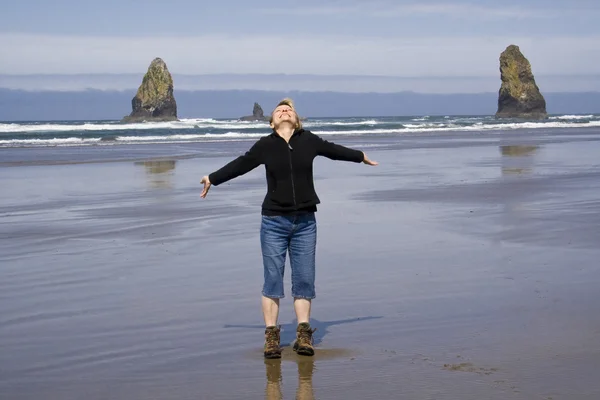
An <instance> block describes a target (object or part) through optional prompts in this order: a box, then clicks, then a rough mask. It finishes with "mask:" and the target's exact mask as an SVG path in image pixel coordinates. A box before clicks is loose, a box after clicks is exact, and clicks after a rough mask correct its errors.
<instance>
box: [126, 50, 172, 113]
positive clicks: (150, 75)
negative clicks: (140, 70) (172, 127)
mask: <svg viewBox="0 0 600 400" xmlns="http://www.w3.org/2000/svg"><path fill="white" fill-rule="evenodd" d="M131 107H132V108H133V110H132V111H131V114H129V116H127V117H125V118H123V122H140V121H176V120H177V103H176V102H175V97H173V78H172V77H171V73H170V72H169V70H168V69H167V64H165V62H164V61H163V60H162V59H160V58H155V59H154V60H152V62H151V63H150V67H148V72H146V75H144V79H143V80H142V84H141V85H140V87H139V89H138V91H137V93H136V95H135V97H134V98H133V99H132V100H131Z"/></svg>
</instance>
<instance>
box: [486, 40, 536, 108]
mask: <svg viewBox="0 0 600 400" xmlns="http://www.w3.org/2000/svg"><path fill="white" fill-rule="evenodd" d="M500 74H501V79H502V86H501V87H500V91H499V96H498V112H497V113H496V116H497V117H507V118H536V119H537V118H545V117H546V116H547V114H546V101H545V100H544V97H543V96H542V94H541V93H540V90H539V88H538V86H537V84H536V83H535V79H534V77H533V73H532V72H531V64H530V63H529V61H528V60H527V59H526V58H525V56H524V55H523V54H522V53H521V51H520V49H519V47H518V46H515V45H510V46H508V47H507V48H506V50H504V51H503V52H502V54H501V55H500Z"/></svg>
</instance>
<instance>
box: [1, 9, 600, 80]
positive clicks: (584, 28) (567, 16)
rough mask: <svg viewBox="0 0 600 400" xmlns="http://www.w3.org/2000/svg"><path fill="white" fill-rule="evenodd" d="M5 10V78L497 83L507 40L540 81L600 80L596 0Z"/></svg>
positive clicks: (599, 28)
mask: <svg viewBox="0 0 600 400" xmlns="http://www.w3.org/2000/svg"><path fill="white" fill-rule="evenodd" d="M4 3H5V4H3V6H2V13H0V60H2V62H0V74H2V75H23V74H127V73H129V74H137V73H143V72H145V71H146V69H147V67H148V65H149V63H150V61H152V59H153V58H155V57H161V58H163V59H164V60H165V62H166V63H167V65H168V67H169V70H170V71H171V72H172V73H174V74H181V75H202V74H292V75H294V74H309V75H353V76H391V77H403V78H419V79H423V78H433V77H436V78H439V77H450V78H460V77H494V76H498V74H499V73H498V57H499V55H500V53H501V52H502V51H503V50H504V49H505V48H506V46H508V45H509V44H516V45H518V46H519V47H520V48H521V51H522V52H523V53H524V55H525V56H526V57H527V58H528V59H529V60H530V62H531V64H532V68H533V72H534V75H536V76H538V75H539V76H570V77H573V76H575V77H581V76H587V75H600V24H598V21H599V20H600V2H598V1H597V0H545V1H541V0H530V1H522V0H521V1H515V0H506V1H503V2H498V1H489V0H479V1H427V0H421V1H402V0H396V1H394V0H370V1H368V0H365V1H356V0H345V1H333V0H303V1H297V0H296V1H289V0H279V1H264V0H253V1H244V0H219V1H213V2H206V1H198V0H170V1H164V0H161V1H155V0H144V1H138V0H129V1H122V0H103V1H96V0H94V1H87V0H53V1H48V0H19V1H7V0H5V2H4ZM367 86H368V85H367ZM366 89H368V87H366Z"/></svg>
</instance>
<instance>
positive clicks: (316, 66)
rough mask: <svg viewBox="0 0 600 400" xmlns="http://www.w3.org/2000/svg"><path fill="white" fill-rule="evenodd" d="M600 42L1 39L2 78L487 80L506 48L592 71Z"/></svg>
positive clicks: (552, 70) (557, 70)
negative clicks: (156, 63)
mask: <svg viewBox="0 0 600 400" xmlns="http://www.w3.org/2000/svg"><path fill="white" fill-rule="evenodd" d="M599 39H600V37H597V36H590V37H548V38H545V37H542V38H534V37H508V36H507V37H447V36H446V37H419V38H394V37H369V38H365V37H348V36H339V35H318V36H296V35H291V36H289V37H286V36H283V35H278V36H266V35H265V36H260V35H245V36H234V35H205V36H185V37H175V36H161V37H96V36H89V37H80V36H48V35H28V34H0V59H2V64H1V65H0V74H35V73H47V74H61V73H63V74H76V73H140V72H144V71H145V70H146V68H147V67H148V65H149V63H150V61H151V60H152V59H153V58H154V57H162V58H163V59H164V60H165V62H166V63H167V65H168V66H169V69H170V70H171V72H175V73H179V74H218V73H261V74H272V73H287V74H320V75H323V74H325V75H340V74H341V75H388V76H405V77H407V76H490V75H494V74H496V73H497V71H498V57H499V55H500V52H501V51H503V50H504V48H506V46H507V45H509V44H517V45H519V46H520V47H521V50H522V51H523V53H524V54H525V56H526V57H527V58H529V60H530V61H531V63H532V66H533V71H534V74H547V75H548V74H595V73H597V68H596V66H597V65H598V64H600V40H599Z"/></svg>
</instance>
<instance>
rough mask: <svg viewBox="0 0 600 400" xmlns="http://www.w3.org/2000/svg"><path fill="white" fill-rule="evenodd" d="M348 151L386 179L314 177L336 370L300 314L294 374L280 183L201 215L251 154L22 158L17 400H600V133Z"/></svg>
mask: <svg viewBox="0 0 600 400" xmlns="http://www.w3.org/2000/svg"><path fill="white" fill-rule="evenodd" d="M523 138H527V140H524V139H523ZM334 140H335V139H334ZM335 141H336V142H339V143H342V144H347V145H351V146H354V147H357V148H363V149H364V150H366V151H367V153H368V154H369V156H370V158H371V159H373V160H377V161H379V162H380V163H381V164H380V165H379V166H378V167H375V168H373V167H367V166H365V165H358V164H351V163H343V162H333V161H330V160H326V159H318V160H317V161H316V164H315V177H316V187H317V191H318V193H319V196H320V197H321V200H322V201H323V203H322V204H321V205H320V206H319V211H318V213H317V220H318V224H319V225H318V248H317V260H318V265H317V299H316V300H315V302H314V306H313V320H312V324H313V326H314V327H316V328H317V331H316V332H315V341H316V347H317V354H316V356H315V357H314V358H312V359H311V358H306V357H299V356H297V355H295V354H294V353H293V352H291V351H290V349H289V347H288V346H289V343H290V342H291V341H292V340H293V337H294V330H295V321H294V315H293V312H292V306H291V299H290V298H289V297H287V298H285V299H284V300H282V309H281V318H280V323H281V324H282V328H283V333H282V341H283V344H284V345H286V349H285V351H284V356H283V358H282V360H280V361H265V360H264V359H263V357H262V341H263V326H262V320H261V313H260V289H261V285H262V265H261V258H260V247H259V237H258V229H259V224H260V214H259V208H260V203H261V201H262V198H263V196H264V190H265V188H264V172H263V170H262V169H261V168H259V169H257V170H255V171H252V172H251V173H249V174H247V175H245V176H244V177H240V178H238V179H236V180H234V181H232V182H230V183H228V184H224V185H222V186H220V187H214V188H212V189H211V191H210V193H209V195H208V197H207V198H206V199H204V200H202V199H200V198H199V194H200V186H199V180H200V178H201V176H202V175H203V174H206V173H208V172H211V171H212V170H214V169H216V168H218V167H219V166H221V165H223V164H224V163H225V162H227V161H229V160H230V159H231V158H232V156H233V155H234V154H237V153H239V151H242V149H244V148H245V147H247V146H248V145H249V144H250V142H242V143H230V144H227V143H212V144H195V145H189V146H187V147H185V146H184V147H185V148H183V149H182V148H181V147H178V148H177V149H175V148H173V147H168V146H166V147H161V148H158V149H157V148H156V147H157V146H154V147H140V148H137V149H138V150H139V152H137V153H135V154H134V155H133V156H132V155H131V153H129V154H126V153H125V152H124V150H123V149H116V150H115V153H114V154H112V155H110V156H109V155H106V154H107V153H106V149H101V150H94V149H84V150H81V152H82V153H83V155H81V154H79V155H78V156H77V157H75V158H76V160H73V159H72V158H70V157H69V156H68V154H67V151H64V152H63V151H62V150H60V149H54V150H48V149H37V150H31V151H30V152H29V153H28V152H27V150H20V151H19V152H17V153H19V154H21V155H23V154H25V155H26V156H25V161H22V160H21V159H20V158H19V157H21V156H14V154H17V153H11V154H13V155H12V156H11V157H12V158H11V159H10V160H9V159H8V157H4V158H3V160H4V161H5V163H4V166H2V167H0V179H1V182H2V187H3V190H2V193H1V194H0V222H1V224H0V398H1V399H11V400H21V399H41V398H43V399H46V400H51V399H61V400H64V399H81V398H85V399H86V400H92V399H128V400H137V399H140V400H141V399H236V398H243V399H262V398H267V399H277V398H300V399H312V398H318V399H341V398H343V399H364V398H381V399H398V398H402V399H436V400H438V399H554V400H556V399H569V400H579V399H590V400H591V399H598V398H600V380H599V379H598V377H599V375H598V367H599V366H600V297H599V296H598V287H599V285H600V269H599V268H598V266H599V265H600V264H599V262H598V260H599V259H600V200H599V199H600V165H599V160H600V158H599V157H598V154H600V134H598V132H591V131H589V130H588V131H581V132H567V133H566V132H565V131H556V132H546V131H544V132H519V133H513V132H504V133H500V134H498V133H495V134H489V135H486V134H479V133H478V134H473V135H471V134H465V133H463V134H454V135H453V134H448V135H439V134H438V135H429V136H427V135H421V136H416V135H415V136H408V135H407V136H406V137H400V138H398V137H378V138H360V137H359V138H351V139H341V138H340V139H339V140H335ZM227 146H230V147H227ZM158 147H160V146H158ZM216 150H219V151H216ZM94 152H96V153H94ZM68 153H69V154H75V153H76V151H75V150H74V149H70V150H68ZM7 154H8V153H7V152H6V151H5V152H3V153H1V154H0V156H5V155H7ZM86 154H87V156H86ZM157 154H158V155H159V156H160V157H158V156H157ZM169 154H172V157H169ZM207 155H210V156H207ZM88 156H89V157H88ZM92 156H93V157H92ZM86 159H88V160H89V159H93V161H94V162H92V163H80V162H81V161H84V160H86ZM109 161H110V162H109ZM289 288H290V285H289V272H288V274H287V277H286V295H289Z"/></svg>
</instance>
